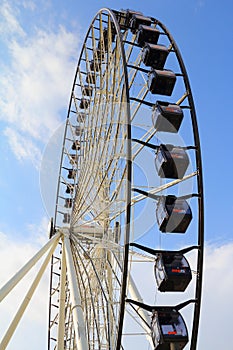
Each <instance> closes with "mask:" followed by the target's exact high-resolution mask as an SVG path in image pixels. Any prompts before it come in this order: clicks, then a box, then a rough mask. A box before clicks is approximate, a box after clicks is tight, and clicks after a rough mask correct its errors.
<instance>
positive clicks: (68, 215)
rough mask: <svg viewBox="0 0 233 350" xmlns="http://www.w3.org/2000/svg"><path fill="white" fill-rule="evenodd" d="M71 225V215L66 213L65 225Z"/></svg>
mask: <svg viewBox="0 0 233 350" xmlns="http://www.w3.org/2000/svg"><path fill="white" fill-rule="evenodd" d="M69 223H70V214H68V213H65V214H63V224H69Z"/></svg>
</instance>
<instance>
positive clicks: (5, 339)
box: [0, 235, 59, 350]
mask: <svg viewBox="0 0 233 350" xmlns="http://www.w3.org/2000/svg"><path fill="white" fill-rule="evenodd" d="M58 239H59V235H58V237H57V238H56V239H55V240H53V244H52V246H51V248H50V251H49V253H48V255H47V256H46V258H45V260H44V262H43V264H42V265H41V268H40V269H39V271H38V273H37V275H36V277H35V279H34V281H33V283H32V285H31V287H30V289H29V291H28V293H27V294H26V296H25V298H24V300H23V302H22V303H21V305H20V307H19V309H18V311H17V313H16V314H15V317H14V319H13V320H12V322H11V324H10V326H9V328H8V330H7V331H6V333H5V335H4V337H3V339H2V341H1V343H0V350H5V349H6V347H7V345H8V343H9V341H10V340H11V338H12V335H13V334H14V331H15V330H16V328H17V326H18V324H19V322H20V320H21V318H22V316H23V314H24V312H25V310H26V308H27V306H28V304H29V302H30V300H31V298H32V296H33V294H34V292H35V290H36V288H37V286H38V284H39V282H40V279H41V277H42V276H43V274H44V271H45V269H46V267H47V265H48V263H49V261H50V259H51V256H52V255H53V252H54V250H55V249H56V246H57V243H58Z"/></svg>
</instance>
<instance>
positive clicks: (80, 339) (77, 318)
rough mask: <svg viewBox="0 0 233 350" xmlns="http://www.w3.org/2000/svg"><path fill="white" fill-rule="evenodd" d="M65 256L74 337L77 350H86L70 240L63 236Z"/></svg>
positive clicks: (86, 343) (84, 330)
mask: <svg viewBox="0 0 233 350" xmlns="http://www.w3.org/2000/svg"><path fill="white" fill-rule="evenodd" d="M64 246H65V256H66V263H67V275H68V280H69V287H70V294H71V303H72V315H73V323H74V324H73V325H74V330H75V337H76V343H77V347H78V350H88V342H87V336H86V327H85V322H84V316H83V309H82V305H81V297H80V292H79V286H78V280H77V277H76V272H75V267H74V262H73V256H72V251H71V247H70V240H69V237H67V235H65V236H64Z"/></svg>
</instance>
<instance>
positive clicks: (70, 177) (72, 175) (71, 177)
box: [67, 169, 76, 179]
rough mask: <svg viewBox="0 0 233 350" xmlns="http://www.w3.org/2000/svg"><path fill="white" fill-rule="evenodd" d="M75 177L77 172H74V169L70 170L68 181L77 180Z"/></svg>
mask: <svg viewBox="0 0 233 350" xmlns="http://www.w3.org/2000/svg"><path fill="white" fill-rule="evenodd" d="M75 176H76V171H75V170H73V169H69V170H68V176H67V177H68V179H75Z"/></svg>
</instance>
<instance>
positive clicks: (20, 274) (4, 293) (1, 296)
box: [0, 233, 60, 302]
mask: <svg viewBox="0 0 233 350" xmlns="http://www.w3.org/2000/svg"><path fill="white" fill-rule="evenodd" d="M59 238H60V233H57V234H56V235H55V236H54V237H52V238H51V239H50V240H49V241H48V243H46V244H45V245H44V246H43V247H42V248H41V249H40V250H39V251H38V253H36V254H35V255H34V256H33V257H32V258H31V259H30V260H29V261H28V262H27V263H26V264H25V265H24V266H23V267H22V268H21V269H20V270H19V271H18V272H17V273H16V274H15V275H14V276H13V277H12V278H11V279H10V280H9V281H8V282H7V283H6V284H5V285H4V286H3V287H2V288H1V289H0V302H1V301H2V300H3V299H4V298H5V297H6V296H7V294H8V293H10V291H11V290H12V289H13V288H14V287H15V286H16V285H17V284H18V283H19V282H20V281H21V279H22V278H23V277H24V276H25V275H26V274H27V273H28V271H30V269H31V268H32V267H33V266H34V265H35V264H36V263H37V261H39V260H40V258H41V257H42V256H43V255H44V254H45V253H46V252H47V251H48V250H49V248H50V247H51V246H53V245H54V243H55V242H56V244H57V243H58V241H59Z"/></svg>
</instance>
